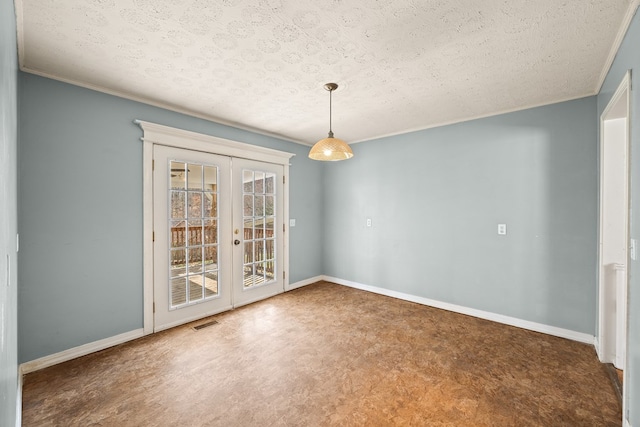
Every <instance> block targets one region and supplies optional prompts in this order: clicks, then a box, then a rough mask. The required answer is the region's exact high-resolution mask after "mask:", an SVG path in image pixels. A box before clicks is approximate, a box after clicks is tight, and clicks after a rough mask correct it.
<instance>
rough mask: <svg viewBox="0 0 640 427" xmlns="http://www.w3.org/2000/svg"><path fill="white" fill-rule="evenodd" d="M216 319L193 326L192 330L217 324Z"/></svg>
mask: <svg viewBox="0 0 640 427" xmlns="http://www.w3.org/2000/svg"><path fill="white" fill-rule="evenodd" d="M217 324H218V321H217V320H212V321H211V322H207V323H203V324H202V325H198V326H194V327H193V330H194V331H199V330H200V329H204V328H208V327H209V326H213V325H217Z"/></svg>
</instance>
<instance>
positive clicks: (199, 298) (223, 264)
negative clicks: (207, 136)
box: [153, 145, 284, 331]
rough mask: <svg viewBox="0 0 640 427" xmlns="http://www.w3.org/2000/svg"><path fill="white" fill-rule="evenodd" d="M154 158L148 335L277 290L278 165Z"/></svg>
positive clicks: (197, 155)
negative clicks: (151, 318) (150, 329)
mask: <svg viewBox="0 0 640 427" xmlns="http://www.w3.org/2000/svg"><path fill="white" fill-rule="evenodd" d="M153 160H154V167H153V206H154V209H153V228H154V248H153V303H154V331H160V330H163V329H167V328H170V327H172V326H176V325H179V324H182V323H186V322H189V321H193V320H196V319H199V318H202V317H205V316H208V315H211V314H215V313H219V312H222V311H225V310H229V309H231V308H233V307H237V306H240V305H243V304H248V303H251V302H254V301H258V300H260V299H264V298H267V297H270V296H272V295H275V294H278V293H281V292H283V291H284V281H283V280H282V279H283V273H282V271H283V262H282V259H283V257H282V254H283V253H284V245H283V226H282V224H283V197H282V196H283V185H282V182H283V179H282V176H283V166H282V165H275V164H271V163H264V162H258V161H251V160H245V159H240V158H234V157H228V156H220V155H215V154H210V153H205V152H201V151H193V150H187V149H182V148H175V147H167V146H162V145H154V146H153ZM278 224H280V226H278Z"/></svg>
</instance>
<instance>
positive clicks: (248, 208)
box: [243, 194, 253, 216]
mask: <svg viewBox="0 0 640 427" xmlns="http://www.w3.org/2000/svg"><path fill="white" fill-rule="evenodd" d="M243 198H244V216H253V194H245V195H244V196H243Z"/></svg>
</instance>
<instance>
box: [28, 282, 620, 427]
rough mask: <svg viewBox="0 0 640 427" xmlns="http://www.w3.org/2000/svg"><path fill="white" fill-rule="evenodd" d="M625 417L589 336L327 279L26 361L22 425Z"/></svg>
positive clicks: (532, 422)
mask: <svg viewBox="0 0 640 427" xmlns="http://www.w3.org/2000/svg"><path fill="white" fill-rule="evenodd" d="M212 320H215V321H217V323H215V324H213V325H211V326H208V327H205V328H202V329H199V330H194V328H193V327H194V326H197V325H200V324H204V323H207V322H210V321H212ZM620 420H621V408H620V405H619V402H618V400H617V397H616V394H615V392H614V389H613V386H612V385H611V383H610V380H609V377H608V374H607V372H606V369H605V368H604V367H603V366H602V365H601V364H600V363H599V362H598V359H597V357H596V354H595V351H594V349H593V347H592V346H589V345H586V344H581V343H577V342H574V341H569V340H565V339H561V338H556V337H552V336H547V335H544V334H539V333H535V332H531V331H526V330H523V329H519V328H515V327H510V326H505V325H501V324H498V323H493V322H490V321H486V320H482V319H477V318H474V317H469V316H464V315H460V314H455V313H451V312H448V311H444V310H439V309H434V308H431V307H426V306H422V305H419V304H414V303H410V302H406V301H401V300H398V299H394V298H389V297H385V296H381V295H376V294H372V293H368V292H364V291H360V290H356V289H352V288H348V287H343V286H340V285H335V284H332V283H327V282H318V283H316V284H313V285H309V286H306V287H304V288H301V289H297V290H295V291H291V292H287V293H285V294H282V295H279V296H277V297H274V298H271V299H268V300H265V301H261V302H258V303H255V304H251V305H249V306H245V307H241V308H238V309H236V310H233V311H230V312H226V313H222V314H219V315H216V316H213V317H210V318H207V319H203V320H201V321H198V322H194V323H191V324H188V325H184V326H180V327H176V328H173V329H170V330H168V331H164V332H160V333H157V334H153V335H149V336H147V337H144V338H141V339H138V340H135V341H132V342H128V343H125V344H122V345H119V346H116V347H112V348H110V349H107V350H104V351H101V352H98V353H94V354H91V355H88V356H84V357H81V358H78V359H75V360H71V361H68V362H65V363H62V364H59V365H56V366H53V367H50V368H46V369H43V370H40V371H37V372H34V373H30V374H28V375H26V376H25V378H24V388H23V425H24V426H326V425H336V426H391V425H416V426H560V425H562V426H619V425H620V424H621V422H620Z"/></svg>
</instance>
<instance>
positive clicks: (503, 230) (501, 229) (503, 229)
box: [498, 224, 507, 236]
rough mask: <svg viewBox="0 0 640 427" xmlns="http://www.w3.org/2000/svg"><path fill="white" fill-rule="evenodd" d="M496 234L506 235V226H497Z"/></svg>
mask: <svg viewBox="0 0 640 427" xmlns="http://www.w3.org/2000/svg"><path fill="white" fill-rule="evenodd" d="M498 234H499V235H501V236H506V235H507V224H498Z"/></svg>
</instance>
